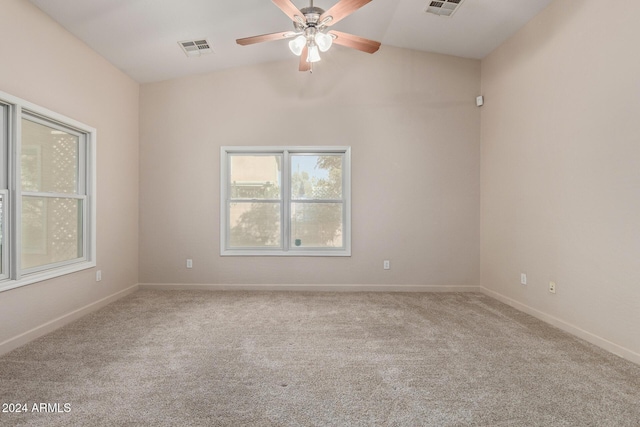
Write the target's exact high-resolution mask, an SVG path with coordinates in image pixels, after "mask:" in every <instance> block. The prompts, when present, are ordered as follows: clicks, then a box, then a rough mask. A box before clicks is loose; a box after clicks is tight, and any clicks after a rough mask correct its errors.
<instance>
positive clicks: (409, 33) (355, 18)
mask: <svg viewBox="0 0 640 427" xmlns="http://www.w3.org/2000/svg"><path fill="white" fill-rule="evenodd" d="M30 1H31V3H33V4H35V5H36V6H37V7H39V8H40V9H41V10H43V11H44V12H45V13H47V14H48V15H49V16H51V17H52V18H53V19H55V20H56V21H58V22H59V23H60V24H61V25H62V26H64V27H65V28H66V29H67V30H69V31H70V32H71V33H73V34H74V35H76V36H77V37H78V38H80V39H81V40H83V41H84V42H85V43H86V44H88V45H89V46H90V47H91V48H93V49H94V50H95V51H97V52H98V53H100V54H101V55H102V56H104V57H105V58H107V59H108V60H109V61H110V62H111V63H113V64H114V65H115V66H117V67H118V68H120V69H121V70H122V71H124V72H125V73H127V74H128V75H129V76H131V77H132V78H133V79H135V80H136V81H138V82H140V83H146V82H154V81H160V80H167V79H171V78H175V77H181V76H185V75H190V74H199V73H205V72H210V71H214V70H220V69H224V68H230V67H237V66H241V65H247V64H257V63H261V62H268V61H276V60H283V59H287V58H289V59H291V62H292V67H296V64H297V58H296V57H294V56H293V54H292V53H291V52H290V51H289V49H288V47H287V45H286V41H274V42H268V43H262V44H256V45H251V46H239V45H237V44H236V43H235V40H236V39H238V38H243V37H249V36H254V35H260V34H266V33H272V32H279V31H288V30H290V29H292V28H293V27H292V24H291V21H290V20H289V18H288V17H287V16H286V15H285V14H284V13H283V12H282V11H280V9H278V8H277V7H276V6H275V5H274V4H273V3H272V2H271V1H269V0H30ZM292 1H293V3H294V4H295V5H296V6H298V8H303V7H306V6H308V5H309V2H308V0H292ZM336 1H337V0H315V2H314V5H315V6H317V7H321V8H323V9H325V10H327V9H329V8H330V7H331V6H332V5H333V4H335V3H336ZM551 1H552V0H464V2H463V3H462V5H461V6H460V8H459V9H458V11H457V12H456V13H455V14H454V15H453V17H450V18H448V17H440V16H436V15H432V14H428V13H425V12H424V9H425V7H426V6H427V4H428V3H429V0H373V1H372V2H371V3H369V4H367V5H365V6H364V7H363V8H361V9H360V10H358V11H356V12H355V13H354V14H352V15H350V16H349V17H347V18H345V19H344V20H342V21H340V22H339V23H337V24H336V25H335V26H334V27H333V28H334V29H336V30H339V31H343V32H348V33H352V34H356V35H359V36H362V37H366V38H370V39H373V40H377V41H380V42H382V48H381V49H384V46H385V45H386V46H397V47H404V48H409V49H416V50H420V51H427V52H437V53H445V54H449V55H456V56H462V57H466V58H477V59H481V58H484V57H485V56H486V55H487V54H489V53H490V52H491V51H492V50H493V49H495V48H496V47H498V46H499V45H500V44H501V43H502V42H503V41H504V40H506V39H507V38H509V37H510V36H511V35H512V34H513V33H515V32H516V31H517V30H518V29H519V28H521V27H522V26H523V25H524V24H526V23H527V22H528V21H529V20H530V19H531V18H533V17H534V16H535V15H536V14H538V13H539V12H540V11H541V10H542V9H544V8H545V7H546V6H547V5H548V4H549V3H551ZM201 38H206V39H207V40H208V41H209V42H210V43H211V45H212V47H213V50H214V52H215V53H214V54H210V55H203V56H200V57H195V58H187V56H186V55H185V54H184V53H183V52H182V50H181V49H180V46H179V45H178V43H177V42H178V41H182V40H192V39H201ZM332 49H346V48H344V47H342V46H337V47H334V48H332ZM352 52H353V55H367V54H366V53H362V52H359V51H355V50H353V51H352ZM330 54H331V51H329V52H327V53H325V54H324V55H330Z"/></svg>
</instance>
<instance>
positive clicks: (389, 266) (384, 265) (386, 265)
mask: <svg viewBox="0 0 640 427" xmlns="http://www.w3.org/2000/svg"><path fill="white" fill-rule="evenodd" d="M382 267H383V268H384V269H385V270H389V269H391V263H390V262H389V260H388V259H385V260H384V262H383V263H382Z"/></svg>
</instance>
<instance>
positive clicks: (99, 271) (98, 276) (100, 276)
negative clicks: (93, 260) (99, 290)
mask: <svg viewBox="0 0 640 427" xmlns="http://www.w3.org/2000/svg"><path fill="white" fill-rule="evenodd" d="M101 280H102V270H98V271H96V282H99V281H101Z"/></svg>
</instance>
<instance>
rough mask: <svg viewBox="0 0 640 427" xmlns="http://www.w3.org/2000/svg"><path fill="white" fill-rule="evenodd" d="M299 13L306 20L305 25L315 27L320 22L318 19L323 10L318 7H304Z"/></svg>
mask: <svg viewBox="0 0 640 427" xmlns="http://www.w3.org/2000/svg"><path fill="white" fill-rule="evenodd" d="M300 12H302V14H303V15H304V17H305V18H306V20H307V25H316V24H317V23H318V21H319V20H320V17H321V16H322V14H323V13H324V9H321V8H319V7H313V6H311V7H305V8H303V9H300Z"/></svg>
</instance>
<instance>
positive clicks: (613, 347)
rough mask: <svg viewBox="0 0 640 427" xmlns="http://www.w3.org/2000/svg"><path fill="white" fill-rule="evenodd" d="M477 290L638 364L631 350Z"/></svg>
mask: <svg viewBox="0 0 640 427" xmlns="http://www.w3.org/2000/svg"><path fill="white" fill-rule="evenodd" d="M479 290H480V291H481V292H482V293H483V294H485V295H487V296H489V297H491V298H494V299H497V300H498V301H500V302H503V303H505V304H507V305H509V306H511V307H513V308H515V309H516V310H519V311H522V312H523V313H527V314H529V315H531V316H533V317H535V318H537V319H540V320H542V321H543V322H546V323H549V324H550V325H553V326H555V327H556V328H558V329H561V330H563V331H565V332H568V333H570V334H571V335H575V336H576V337H578V338H581V339H583V340H585V341H587V342H590V343H591V344H594V345H597V346H598V347H600V348H602V349H604V350H607V351H608V352H610V353H613V354H615V355H617V356H620V357H622V358H623V359H627V360H629V361H631V362H634V363H637V364H640V354H638V353H636V352H634V351H632V350H629V349H628V348H625V347H622V346H620V345H618V344H616V343H612V342H611V341H608V340H606V339H604V338H602V337H599V336H597V335H595V334H592V333H591V332H588V331H585V330H584V329H581V328H579V327H577V326H574V325H572V324H570V323H567V322H565V321H564V320H562V319H558V318H557V317H555V316H552V315H550V314H547V313H544V312H542V311H540V310H537V309H535V308H533V307H529V306H528V305H526V304H522V303H521V302H518V301H516V300H514V299H511V298H509V297H507V296H504V295H502V294H500V293H498V292H495V291H492V290H490V289H487V288H485V287H480V288H479Z"/></svg>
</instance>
